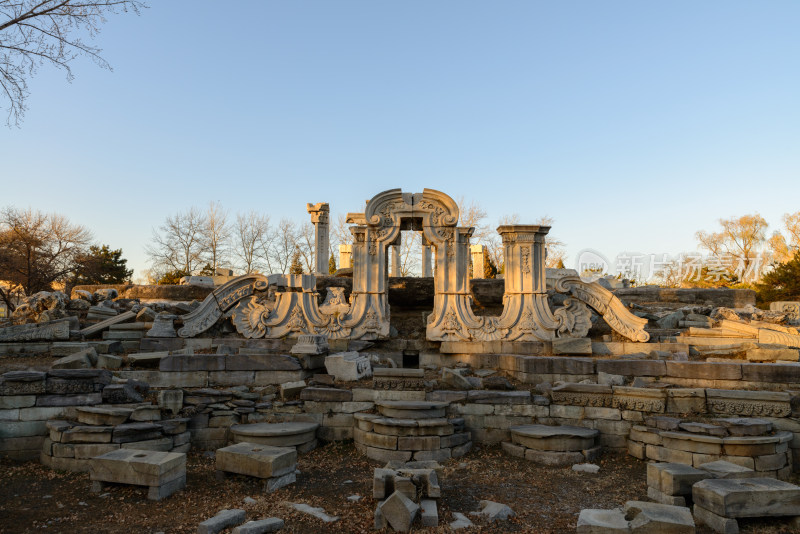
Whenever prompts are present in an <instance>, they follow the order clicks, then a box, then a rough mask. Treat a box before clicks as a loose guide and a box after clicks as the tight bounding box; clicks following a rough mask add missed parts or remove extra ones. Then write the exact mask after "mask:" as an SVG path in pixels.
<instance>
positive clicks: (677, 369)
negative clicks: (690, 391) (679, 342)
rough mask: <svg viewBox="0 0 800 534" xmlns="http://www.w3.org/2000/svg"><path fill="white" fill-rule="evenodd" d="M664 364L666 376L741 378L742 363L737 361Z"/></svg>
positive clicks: (716, 378)
mask: <svg viewBox="0 0 800 534" xmlns="http://www.w3.org/2000/svg"><path fill="white" fill-rule="evenodd" d="M666 365H667V376H674V377H677V378H697V379H704V380H741V379H742V365H741V364H738V363H716V362H711V363H709V362H675V361H668V362H666Z"/></svg>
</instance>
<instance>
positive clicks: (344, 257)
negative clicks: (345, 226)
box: [339, 245, 353, 269]
mask: <svg viewBox="0 0 800 534" xmlns="http://www.w3.org/2000/svg"><path fill="white" fill-rule="evenodd" d="M352 267H353V245H339V268H340V269H350V268H352Z"/></svg>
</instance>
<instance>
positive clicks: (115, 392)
mask: <svg viewBox="0 0 800 534" xmlns="http://www.w3.org/2000/svg"><path fill="white" fill-rule="evenodd" d="M98 395H99V394H98ZM103 400H104V401H105V402H107V403H109V404H129V403H137V402H142V401H143V400H144V399H143V398H142V395H141V394H140V393H139V392H138V391H136V389H134V387H133V385H131V384H111V385H108V386H106V387H104V388H103Z"/></svg>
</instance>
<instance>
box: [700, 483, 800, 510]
mask: <svg viewBox="0 0 800 534" xmlns="http://www.w3.org/2000/svg"><path fill="white" fill-rule="evenodd" d="M692 498H693V500H694V502H695V504H696V505H698V506H700V507H702V508H705V509H706V510H708V511H710V512H713V513H715V514H717V515H719V516H722V517H728V518H737V517H770V516H781V515H791V516H796V515H799V514H798V511H800V487H798V486H795V485H794V484H789V483H788V482H783V481H781V480H775V479H772V478H748V479H708V480H703V481H701V482H698V483H697V484H695V485H694V487H693V488H692Z"/></svg>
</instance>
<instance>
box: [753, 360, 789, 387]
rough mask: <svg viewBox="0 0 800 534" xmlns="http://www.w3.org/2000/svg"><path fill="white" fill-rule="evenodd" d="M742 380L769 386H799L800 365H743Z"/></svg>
mask: <svg viewBox="0 0 800 534" xmlns="http://www.w3.org/2000/svg"><path fill="white" fill-rule="evenodd" d="M742 379H743V380H747V381H749V382H769V383H771V384H800V365H786V364H770V363H745V364H742Z"/></svg>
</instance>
